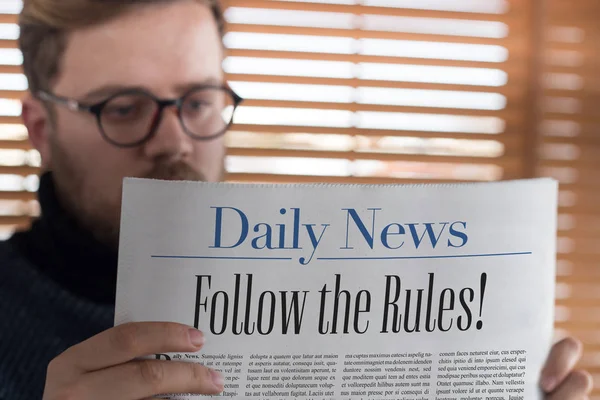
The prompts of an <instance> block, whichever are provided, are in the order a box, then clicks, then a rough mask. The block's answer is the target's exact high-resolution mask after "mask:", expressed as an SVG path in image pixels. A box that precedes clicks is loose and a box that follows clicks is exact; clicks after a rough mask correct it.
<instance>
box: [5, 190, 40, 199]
mask: <svg viewBox="0 0 600 400" xmlns="http://www.w3.org/2000/svg"><path fill="white" fill-rule="evenodd" d="M0 200H19V201H32V200H37V193H33V192H24V191H20V192H8V191H0Z"/></svg>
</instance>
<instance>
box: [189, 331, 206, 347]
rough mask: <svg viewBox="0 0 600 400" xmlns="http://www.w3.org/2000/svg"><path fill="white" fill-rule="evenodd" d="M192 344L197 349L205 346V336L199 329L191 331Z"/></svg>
mask: <svg viewBox="0 0 600 400" xmlns="http://www.w3.org/2000/svg"><path fill="white" fill-rule="evenodd" d="M189 334H190V342H192V344H193V345H194V346H196V347H200V346H202V345H204V334H203V333H202V332H200V331H199V330H197V329H190V332H189Z"/></svg>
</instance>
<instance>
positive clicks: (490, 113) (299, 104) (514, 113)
mask: <svg viewBox="0 0 600 400" xmlns="http://www.w3.org/2000/svg"><path fill="white" fill-rule="evenodd" d="M244 106H246V107H268V108H296V109H319V110H342V111H351V112H361V111H363V112H389V113H415V114H439V115H457V116H465V117H475V116H477V117H497V118H502V119H505V120H510V121H520V120H521V119H522V118H523V116H522V115H521V113H519V112H518V109H515V110H513V109H502V110H475V109H458V108H442V107H409V106H392V105H379V104H356V103H330V102H310V101H283V100H255V99H247V100H246V101H244Z"/></svg>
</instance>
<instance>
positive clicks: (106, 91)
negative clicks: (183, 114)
mask: <svg viewBox="0 0 600 400" xmlns="http://www.w3.org/2000/svg"><path fill="white" fill-rule="evenodd" d="M206 85H209V86H221V85H224V82H223V80H221V79H217V78H214V77H211V78H207V79H204V80H202V81H198V82H190V83H186V84H182V85H177V86H176V87H175V90H176V91H177V93H179V94H183V93H184V92H186V91H187V90H190V89H192V88H195V87H200V86H206ZM126 90H143V91H147V92H150V93H152V91H151V90H150V89H149V88H147V87H144V86H127V85H122V84H109V85H104V86H101V87H99V88H96V89H94V90H91V91H89V92H87V93H86V94H84V95H83V96H82V97H81V99H82V101H84V102H90V101H94V100H100V99H102V98H105V97H109V96H112V95H113V94H115V93H118V92H122V91H126Z"/></svg>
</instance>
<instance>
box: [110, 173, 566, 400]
mask: <svg viewBox="0 0 600 400" xmlns="http://www.w3.org/2000/svg"><path fill="white" fill-rule="evenodd" d="M557 192H558V186H557V183H556V182H555V181H553V180H551V179H533V180H522V181H511V182H494V183H480V184H456V185H454V184H447V185H389V186H388V185H386V186H361V185H348V186H346V185H241V184H239V185H238V184H228V183H220V184H211V183H200V182H165V181H155V180H143V179H126V181H125V183H124V191H123V211H122V228H121V243H120V255H119V276H118V287H117V299H116V300H117V301H116V316H115V323H116V324H117V325H118V324H123V323H126V322H134V321H172V322H178V323H183V324H187V325H190V326H194V327H197V328H198V329H200V330H202V331H203V332H204V334H205V336H206V345H205V348H204V349H202V350H201V351H199V352H198V353H194V354H187V353H170V354H156V355H150V356H151V357H152V358H156V359H161V360H168V361H170V362H176V361H186V362H197V363H202V364H204V365H206V366H209V367H211V368H214V369H216V370H219V371H221V372H222V373H223V375H224V378H225V391H224V392H223V393H222V394H221V395H219V396H214V397H228V398H233V399H246V398H256V399H312V400H321V399H323V400H324V399H336V400H338V399H339V400H341V399H396V400H420V399H435V400H445V399H468V400H486V399H505V400H523V399H527V400H533V399H541V398H542V394H541V392H540V390H539V389H538V387H539V384H538V382H539V377H540V372H541V369H542V366H543V364H544V362H545V360H546V357H547V355H548V351H549V349H550V346H551V341H552V337H553V318H554V306H553V304H554V282H555V246H556V215H557ZM165 396H166V397H168V398H172V399H191V398H193V397H194V395H192V394H189V393H188V394H165Z"/></svg>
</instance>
